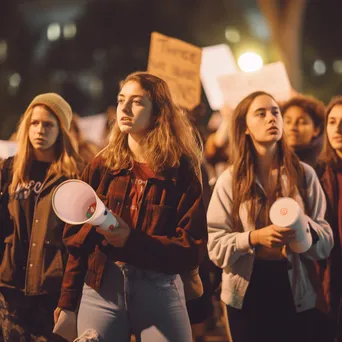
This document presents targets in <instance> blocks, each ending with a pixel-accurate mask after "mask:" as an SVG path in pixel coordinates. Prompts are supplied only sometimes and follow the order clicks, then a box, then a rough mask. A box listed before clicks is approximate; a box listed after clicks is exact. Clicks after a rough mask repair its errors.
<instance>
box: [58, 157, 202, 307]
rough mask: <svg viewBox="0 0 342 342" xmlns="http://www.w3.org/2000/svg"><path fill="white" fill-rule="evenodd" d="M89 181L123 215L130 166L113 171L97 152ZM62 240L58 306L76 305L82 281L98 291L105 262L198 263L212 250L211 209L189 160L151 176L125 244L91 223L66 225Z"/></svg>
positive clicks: (176, 268) (165, 266)
mask: <svg viewBox="0 0 342 342" xmlns="http://www.w3.org/2000/svg"><path fill="white" fill-rule="evenodd" d="M82 179H83V180H84V181H85V182H87V183H88V184H90V185H91V186H92V187H93V188H94V190H95V191H96V193H97V194H98V196H99V197H100V199H101V200H102V201H103V202H104V203H105V205H106V206H107V207H108V208H109V209H111V210H112V212H113V213H115V214H117V215H119V216H120V215H121V213H122V210H123V205H124V203H125V199H126V196H127V195H128V194H127V192H128V191H127V190H128V186H129V183H130V180H131V171H130V170H127V169H122V170H116V171H112V170H110V169H108V168H107V167H106V166H105V165H104V160H103V157H101V156H97V157H96V158H95V159H93V160H92V161H91V162H90V164H89V165H88V166H87V167H86V169H85V170H84V173H83V176H82ZM63 241H64V243H65V245H66V248H67V250H68V251H69V258H68V263H67V266H66V271H65V274H64V278H63V284H62V290H61V296H60V300H59V303H58V306H59V307H61V308H63V309H66V310H75V309H76V307H77V305H78V302H79V299H80V297H81V294H82V287H83V283H84V282H85V283H86V284H87V285H88V286H90V287H92V288H93V289H94V290H96V291H99V289H100V286H101V279H102V274H103V270H104V268H105V263H106V261H107V260H110V261H121V262H125V263H128V264H130V265H134V266H137V267H141V268H146V269H150V270H154V271H158V272H164V273H171V274H173V273H180V272H184V271H189V270H192V269H194V268H195V267H197V266H198V265H199V264H200V262H201V261H202V259H203V257H204V255H205V253H206V251H207V249H206V244H207V222H206V211H205V207H204V205H203V201H202V187H201V184H200V182H199V181H198V179H197V177H196V176H195V173H194V171H193V169H192V168H191V167H190V165H189V162H188V161H187V160H186V159H185V158H182V160H181V164H180V167H179V168H172V169H170V170H168V171H167V172H166V173H165V174H164V175H163V176H160V177H158V178H150V179H149V180H148V181H147V185H146V188H145V190H144V193H143V198H142V205H141V208H140V209H139V213H138V220H137V226H136V229H132V231H131V233H130V235H129V237H128V240H127V242H126V244H125V246H124V247H123V248H117V247H114V246H112V245H110V244H108V243H107V241H106V240H105V239H104V237H103V236H102V235H101V234H99V233H97V232H96V230H95V229H94V228H93V227H92V226H91V225H89V224H85V225H83V226H71V225H66V227H65V230H64V234H63Z"/></svg>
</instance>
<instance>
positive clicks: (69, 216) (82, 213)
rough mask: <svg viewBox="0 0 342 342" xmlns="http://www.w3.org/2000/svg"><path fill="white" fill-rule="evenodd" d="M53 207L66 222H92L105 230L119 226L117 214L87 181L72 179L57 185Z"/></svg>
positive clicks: (53, 197) (76, 223)
mask: <svg viewBox="0 0 342 342" xmlns="http://www.w3.org/2000/svg"><path fill="white" fill-rule="evenodd" d="M52 208H53V210H54V211H55V213H56V215H57V216H58V217H59V218H60V219H61V220H62V221H64V222H66V223H69V224H73V225H78V224H84V223H90V224H91V225H93V226H99V227H100V228H102V229H104V230H114V229H115V228H118V227H119V223H118V221H117V219H116V218H115V216H114V215H113V214H112V213H111V212H110V211H109V210H108V208H106V206H105V205H104V204H103V202H102V201H101V200H100V199H99V198H98V197H97V195H96V192H95V191H94V189H93V188H92V187H91V186H90V185H89V184H87V183H85V182H83V181H81V180H77V179H70V180H67V181H65V182H63V183H61V184H60V185H58V186H57V188H56V189H55V191H54V193H53V195H52Z"/></svg>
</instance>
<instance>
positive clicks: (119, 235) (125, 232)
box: [96, 214, 131, 247]
mask: <svg viewBox="0 0 342 342" xmlns="http://www.w3.org/2000/svg"><path fill="white" fill-rule="evenodd" d="M113 215H114V214H113ZM114 216H115V218H116V219H117V220H118V223H119V226H118V228H115V229H113V230H103V229H101V228H96V231H97V232H98V233H100V234H101V235H103V236H104V237H105V239H106V240H107V241H108V242H109V243H110V244H111V245H113V246H114V247H123V246H124V245H125V244H126V241H127V239H128V237H129V234H130V233H131V228H130V227H129V226H128V224H127V223H126V222H125V221H124V220H123V219H122V218H121V217H119V216H116V215H114Z"/></svg>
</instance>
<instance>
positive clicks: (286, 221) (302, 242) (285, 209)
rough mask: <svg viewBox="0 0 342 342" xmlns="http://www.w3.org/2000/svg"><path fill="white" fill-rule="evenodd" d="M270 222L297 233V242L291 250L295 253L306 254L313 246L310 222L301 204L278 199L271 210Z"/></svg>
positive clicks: (292, 244) (293, 243)
mask: <svg viewBox="0 0 342 342" xmlns="http://www.w3.org/2000/svg"><path fill="white" fill-rule="evenodd" d="M270 220H271V222H272V223H273V224H275V225H276V226H279V227H288V228H292V229H294V230H295V231H296V238H295V240H293V241H291V242H290V248H291V250H292V251H293V252H295V253H304V252H306V251H307V250H308V249H309V248H310V247H311V245H312V236H311V232H310V229H309V225H308V220H307V218H306V216H305V215H304V212H303V211H302V209H301V208H300V206H299V204H298V203H297V202H296V201H295V200H294V199H293V198H290V197H282V198H279V199H277V200H276V201H275V202H274V203H273V204H272V206H271V208H270Z"/></svg>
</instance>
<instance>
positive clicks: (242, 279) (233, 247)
mask: <svg viewBox="0 0 342 342" xmlns="http://www.w3.org/2000/svg"><path fill="white" fill-rule="evenodd" d="M301 164H302V166H303V168H304V171H305V177H306V186H307V199H308V211H309V216H308V217H307V218H308V221H309V224H310V226H311V227H312V229H314V230H315V231H316V232H317V235H318V237H319V240H318V241H317V242H316V243H315V244H313V245H312V246H311V247H310V249H309V250H308V251H307V252H305V253H303V254H296V253H292V252H290V253H289V254H288V259H289V261H290V262H291V264H292V269H291V270H289V271H288V274H289V279H290V284H291V288H292V294H293V298H294V302H295V305H296V309H297V312H301V311H305V310H308V309H312V308H314V307H315V304H316V297H317V295H316V292H315V290H314V287H313V285H312V283H311V280H310V279H309V277H308V271H307V268H306V267H305V266H304V264H303V261H302V258H307V259H311V260H319V259H324V258H327V257H328V256H329V254H330V251H331V249H332V247H333V233H332V230H331V228H330V226H329V224H328V223H327V221H325V219H324V215H325V211H326V200H325V196H324V193H323V190H322V188H321V185H320V183H319V181H318V178H317V176H316V173H315V171H314V170H313V168H312V167H311V166H309V165H307V164H304V163H301ZM232 171H233V170H232V168H229V169H227V170H226V171H225V172H223V173H222V174H221V176H220V177H219V178H218V180H217V183H216V186H215V188H214V192H213V195H212V197H211V200H210V204H209V208H208V215H207V219H208V233H209V240H208V250H209V257H210V259H211V260H212V261H213V262H214V263H215V264H216V265H217V266H219V267H221V268H223V274H222V292H221V299H222V301H223V302H225V303H226V304H228V305H230V306H232V307H234V308H237V309H241V308H242V304H243V298H244V296H245V293H246V290H247V287H248V284H249V280H250V277H251V273H252V268H253V262H254V257H255V253H254V249H253V248H252V247H251V246H250V244H249V234H250V232H251V231H252V230H254V229H255V226H254V224H250V223H249V222H248V210H247V203H242V204H241V206H240V209H239V216H240V220H241V223H242V227H243V232H236V229H234V227H233V225H232V201H233V198H232V174H233V172H232ZM282 171H283V169H282ZM282 171H281V172H282ZM281 178H282V185H283V192H284V191H286V188H287V187H286V184H287V179H286V175H285V174H284V172H282V174H281ZM256 182H257V184H258V185H259V186H260V187H262V186H261V184H260V182H259V181H258V180H256ZM284 195H285V193H284ZM294 199H295V200H296V201H297V202H298V203H299V204H300V205H301V207H303V201H302V199H301V197H300V196H299V194H297V195H296V196H295V198H294Z"/></svg>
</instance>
